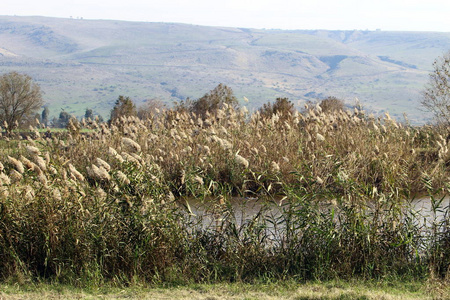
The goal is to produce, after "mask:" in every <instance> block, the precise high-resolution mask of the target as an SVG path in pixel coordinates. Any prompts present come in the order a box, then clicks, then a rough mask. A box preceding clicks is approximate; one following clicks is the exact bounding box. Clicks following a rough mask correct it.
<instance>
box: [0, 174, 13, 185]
mask: <svg viewBox="0 0 450 300" xmlns="http://www.w3.org/2000/svg"><path fill="white" fill-rule="evenodd" d="M0 181H1V184H2V185H10V184H11V180H10V179H9V177H8V175H6V174H5V173H3V172H1V173H0Z"/></svg>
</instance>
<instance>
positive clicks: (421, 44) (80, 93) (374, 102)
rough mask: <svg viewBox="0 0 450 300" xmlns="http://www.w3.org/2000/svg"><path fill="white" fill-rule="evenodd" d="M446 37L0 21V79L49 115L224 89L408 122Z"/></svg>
mask: <svg viewBox="0 0 450 300" xmlns="http://www.w3.org/2000/svg"><path fill="white" fill-rule="evenodd" d="M448 49H450V33H438V32H383V31H358V30H354V31H326V30H295V31H285V30H257V29H244V28H220V27H205V26H196V25H185V24H169V23H139V22H123V21H95V20H78V19H58V18H44V17H10V16H0V73H4V72H8V71H11V70H16V71H19V72H25V73H28V74H29V75H31V76H32V77H33V78H34V79H35V80H36V81H37V82H38V83H39V84H40V85H41V87H42V90H43V91H44V92H45V100H46V102H47V103H48V104H49V107H50V112H51V114H52V115H53V116H55V115H57V114H58V113H59V111H61V109H65V110H66V111H68V112H70V113H73V114H75V115H78V116H80V115H83V114H84V110H85V109H86V108H92V109H94V111H95V112H97V113H100V114H102V115H103V116H105V117H107V116H108V113H109V111H110V109H111V108H112V106H113V103H114V101H115V100H116V99H117V97H118V96H119V95H126V96H130V97H131V98H132V99H133V100H135V101H136V102H137V103H138V104H139V103H142V102H143V101H145V100H146V99H152V98H159V99H161V100H163V101H164V102H167V103H172V102H173V101H176V100H180V99H185V98H186V97H190V98H197V97H200V96H202V95H203V94H204V93H206V92H208V91H209V90H211V89H213V88H214V87H215V86H216V85H217V84H218V83H224V84H226V85H228V86H230V87H231V88H233V90H234V91H235V93H236V95H237V96H238V97H239V99H242V97H243V96H246V97H247V98H249V99H250V104H249V105H250V107H251V108H255V107H259V106H261V105H262V103H266V102H267V101H269V100H270V101H272V100H274V99H275V98H276V97H289V98H290V99H291V100H293V101H294V102H295V103H297V104H298V105H301V104H302V103H304V102H305V101H307V100H312V101H314V100H317V99H320V98H323V97H326V96H337V97H340V98H342V99H345V100H346V101H347V102H348V103H349V104H353V103H354V99H355V97H357V98H359V99H360V101H361V103H362V104H363V106H365V107H366V108H368V109H371V110H373V111H375V112H378V113H380V112H382V111H383V110H389V111H390V112H391V115H394V116H398V117H401V116H402V113H403V112H406V113H407V114H408V116H409V118H410V119H411V120H413V121H414V122H425V121H427V118H428V117H427V116H424V114H423V112H421V111H419V105H418V102H419V99H420V91H421V89H423V86H424V84H425V83H426V81H427V75H428V73H429V71H430V69H431V64H432V62H433V60H434V59H435V58H436V57H437V56H439V55H442V54H443V53H444V52H445V51H447V50H448Z"/></svg>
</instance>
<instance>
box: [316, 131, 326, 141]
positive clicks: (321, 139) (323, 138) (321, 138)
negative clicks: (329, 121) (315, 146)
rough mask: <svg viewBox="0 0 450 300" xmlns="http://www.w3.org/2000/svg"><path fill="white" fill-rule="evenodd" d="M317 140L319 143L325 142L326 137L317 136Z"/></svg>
mask: <svg viewBox="0 0 450 300" xmlns="http://www.w3.org/2000/svg"><path fill="white" fill-rule="evenodd" d="M316 138H317V140H318V141H319V142H323V141H325V137H324V136H323V135H321V134H320V133H317V134H316Z"/></svg>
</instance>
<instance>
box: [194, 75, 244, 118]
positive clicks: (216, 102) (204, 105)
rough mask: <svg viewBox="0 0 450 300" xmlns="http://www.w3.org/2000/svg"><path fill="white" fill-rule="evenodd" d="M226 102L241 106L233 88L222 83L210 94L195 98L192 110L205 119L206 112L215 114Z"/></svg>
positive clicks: (230, 104) (233, 105)
mask: <svg viewBox="0 0 450 300" xmlns="http://www.w3.org/2000/svg"><path fill="white" fill-rule="evenodd" d="M224 103H225V104H227V105H229V106H232V107H233V108H237V107H239V102H238V100H237V98H236V96H234V93H233V90H232V89H231V88H229V87H227V86H226V85H224V84H222V83H220V84H219V85H218V86H216V87H215V88H214V89H213V90H212V91H210V92H209V93H208V94H205V95H204V96H203V97H201V98H199V99H197V100H195V101H194V102H193V103H192V107H191V111H192V112H193V113H195V114H197V115H199V116H201V117H202V118H203V119H205V118H206V112H209V113H211V114H214V113H215V112H216V111H217V110H218V109H220V108H222V107H223V104H224Z"/></svg>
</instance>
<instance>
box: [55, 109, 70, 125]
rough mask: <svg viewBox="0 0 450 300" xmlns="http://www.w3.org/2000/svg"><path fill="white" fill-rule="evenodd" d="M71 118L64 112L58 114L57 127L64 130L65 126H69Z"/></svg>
mask: <svg viewBox="0 0 450 300" xmlns="http://www.w3.org/2000/svg"><path fill="white" fill-rule="evenodd" d="M71 118H72V116H71V115H70V114H69V113H68V112H66V111H64V110H63V111H62V112H60V113H59V119H58V124H57V127H59V128H66V127H67V125H68V124H69V120H70V119H71Z"/></svg>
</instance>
